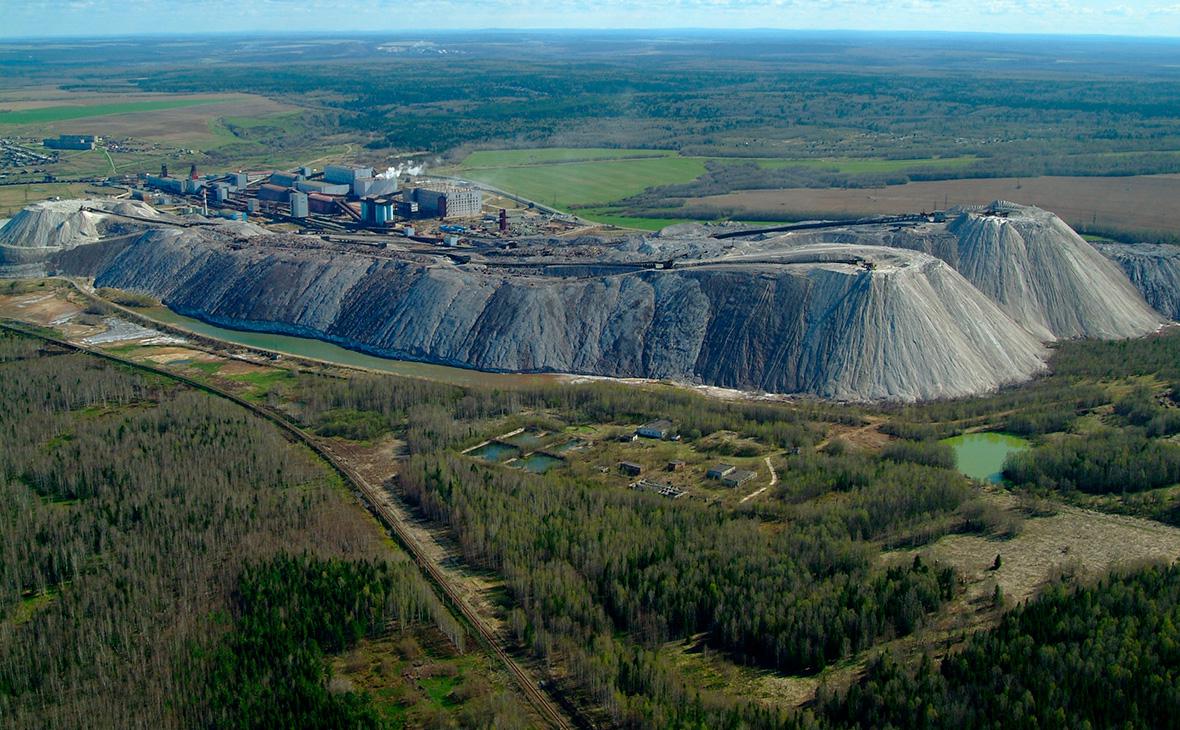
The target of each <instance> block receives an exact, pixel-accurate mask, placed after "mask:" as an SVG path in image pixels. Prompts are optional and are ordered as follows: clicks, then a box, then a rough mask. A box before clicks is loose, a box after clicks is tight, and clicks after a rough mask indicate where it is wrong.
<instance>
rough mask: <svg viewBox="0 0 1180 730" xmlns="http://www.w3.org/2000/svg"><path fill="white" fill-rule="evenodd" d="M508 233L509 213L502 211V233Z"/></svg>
mask: <svg viewBox="0 0 1180 730" xmlns="http://www.w3.org/2000/svg"><path fill="white" fill-rule="evenodd" d="M507 232H508V211H506V210H504V209H503V208H501V209H500V233H507Z"/></svg>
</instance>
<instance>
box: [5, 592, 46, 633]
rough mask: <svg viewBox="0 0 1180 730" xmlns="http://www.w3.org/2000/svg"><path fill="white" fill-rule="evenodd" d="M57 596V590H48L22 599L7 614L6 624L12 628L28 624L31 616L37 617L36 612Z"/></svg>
mask: <svg viewBox="0 0 1180 730" xmlns="http://www.w3.org/2000/svg"><path fill="white" fill-rule="evenodd" d="M57 596H58V589H57V588H50V589H49V590H47V591H44V592H40V593H34V594H33V595H31V596H25V597H22V598H21V600H20V602H19V603H17V604H16V607H15V608H13V610H12V612H11V613H10V614H9V616H8V619H7V621H6V623H8V624H9V625H10V626H13V627H16V626H20V625H22V624H26V623H28V622H29V621H30V620H32V618H33V616H36V615H37V612H38V611H40V610H41V609H43V608H45V607H46V606H48V605H49V604H50V603H53V601H55V600H57Z"/></svg>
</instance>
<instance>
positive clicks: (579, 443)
mask: <svg viewBox="0 0 1180 730" xmlns="http://www.w3.org/2000/svg"><path fill="white" fill-rule="evenodd" d="M585 445H586V442H585V441H583V440H582V439H570V440H569V441H566V442H565V443H564V444H561V445H560V446H555V447H554V448H553V449H552V450H553V452H554V453H558V454H564V453H565V452H567V451H573V450H574V449H580V448H582V447H583V446H585Z"/></svg>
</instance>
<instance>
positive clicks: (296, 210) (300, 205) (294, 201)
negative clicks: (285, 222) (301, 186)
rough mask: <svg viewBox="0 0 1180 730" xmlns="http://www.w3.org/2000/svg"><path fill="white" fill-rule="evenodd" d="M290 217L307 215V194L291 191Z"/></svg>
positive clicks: (304, 216)
mask: <svg viewBox="0 0 1180 730" xmlns="http://www.w3.org/2000/svg"><path fill="white" fill-rule="evenodd" d="M291 217H292V218H306V217H307V194H306V193H291Z"/></svg>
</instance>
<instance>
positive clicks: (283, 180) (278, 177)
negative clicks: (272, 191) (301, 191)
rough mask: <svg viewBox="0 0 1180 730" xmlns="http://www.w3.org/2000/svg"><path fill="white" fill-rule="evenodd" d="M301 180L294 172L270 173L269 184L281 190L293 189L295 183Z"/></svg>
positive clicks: (301, 177) (300, 176)
mask: <svg viewBox="0 0 1180 730" xmlns="http://www.w3.org/2000/svg"><path fill="white" fill-rule="evenodd" d="M302 179H303V176H302V175H300V174H298V173H294V172H275V173H271V176H270V180H269V182H270V184H271V185H278V186H279V187H281V188H293V187H295V183H297V182H299V181H300V180H302Z"/></svg>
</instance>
